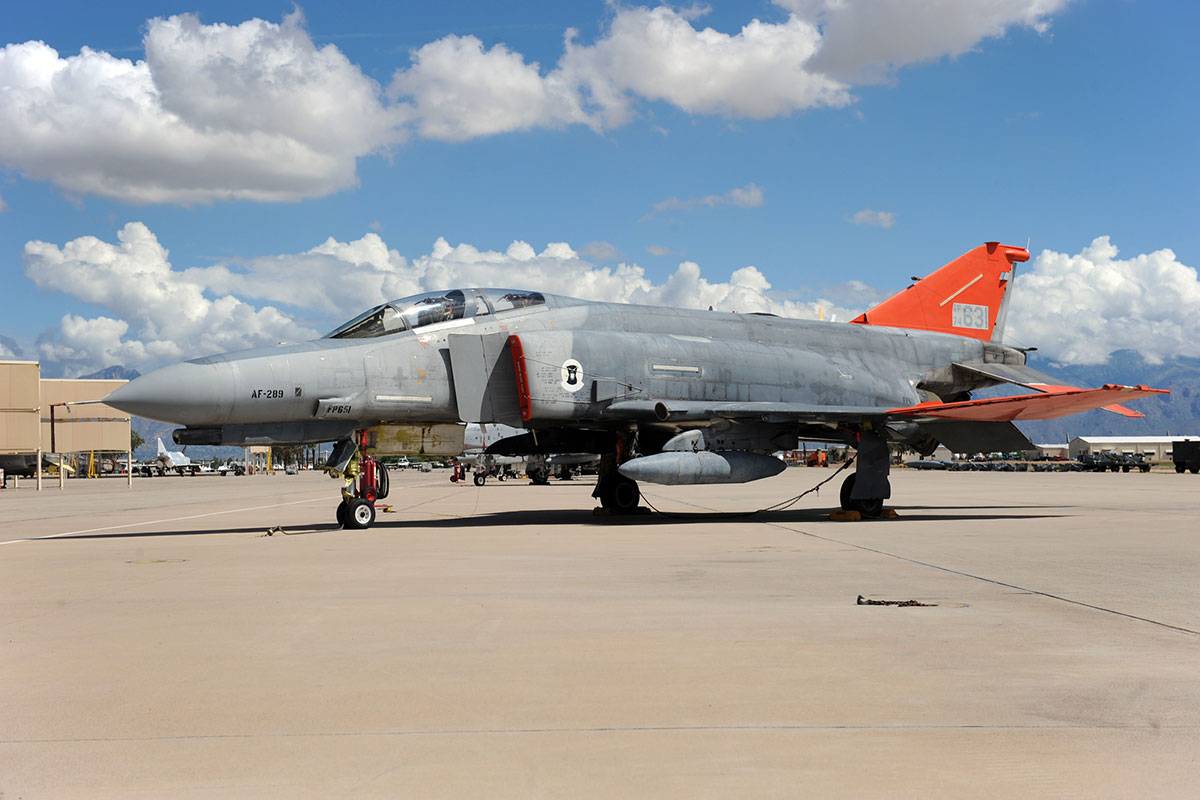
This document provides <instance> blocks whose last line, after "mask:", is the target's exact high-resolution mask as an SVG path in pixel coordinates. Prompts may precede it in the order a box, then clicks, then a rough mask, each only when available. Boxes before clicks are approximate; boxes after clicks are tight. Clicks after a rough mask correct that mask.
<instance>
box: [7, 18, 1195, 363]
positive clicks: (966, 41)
mask: <svg viewBox="0 0 1200 800" xmlns="http://www.w3.org/2000/svg"><path fill="white" fill-rule="evenodd" d="M393 5H394V6H395V7H390V6H389V7H387V8H377V7H368V5H367V4H349V7H348V8H345V7H336V8H335V7H334V6H333V4H329V5H325V4H311V3H310V4H302V5H300V6H299V7H298V9H299V13H298V14H296V13H295V12H294V10H293V9H294V8H295V7H294V6H293V5H292V4H291V3H236V4H234V3H204V4H202V5H200V6H198V7H196V6H189V7H186V8H184V7H181V8H179V9H170V8H169V7H164V6H163V5H162V4H161V3H154V4H149V3H115V4H109V5H103V6H97V5H95V4H79V5H78V7H74V8H72V7H71V6H69V5H66V6H64V5H62V4H58V5H49V6H46V5H43V6H35V5H33V4H24V5H22V6H20V7H17V8H15V9H14V10H8V11H6V13H5V23H4V25H3V32H4V36H5V43H6V44H7V45H8V46H7V47H6V48H5V50H4V52H3V57H2V58H0V170H2V175H3V179H2V181H0V208H2V209H3V211H0V275H3V286H4V292H3V297H4V300H3V307H4V314H3V315H2V317H0V357H13V356H18V357H25V358H39V359H41V360H42V361H43V363H44V370H45V373H46V374H48V375H54V374H64V375H71V374H80V373H83V372H86V371H90V370H92V369H95V368H98V367H102V366H106V365H107V364H109V363H122V364H125V365H127V366H134V367H137V368H139V369H143V370H145V369H146V368H149V367H152V366H155V365H157V364H160V363H163V362H165V361H170V360H174V359H176V358H181V357H191V356H195V355H200V354H203V353H205V352H212V351H214V350H222V349H236V348H239V347H243V346H251V345H256V344H260V343H264V342H269V341H275V340H278V339H280V338H295V337H299V336H309V335H314V334H316V333H322V332H324V331H325V330H328V329H329V328H330V327H332V326H333V325H334V324H336V323H337V322H339V321H341V320H343V319H345V318H349V317H351V316H353V315H354V314H356V313H357V312H358V311H360V310H361V309H362V308H363V307H366V306H367V305H370V304H372V303H373V302H378V301H380V300H382V299H386V298H387V297H388V296H389V294H390V293H394V295H395V296H398V295H399V294H406V293H410V292H414V291H419V290H421V289H424V288H434V284H438V283H443V282H446V281H453V282H461V283H464V284H465V283H471V284H475V285H532V284H534V283H536V284H538V287H537V288H544V289H548V290H550V291H558V292H562V293H567V294H576V295H581V296H592V297H596V298H597V299H618V300H633V301H646V302H660V303H664V304H672V305H674V304H682V305H696V306H705V305H710V304H711V305H715V306H717V307H719V308H730V309H736V310H739V311H751V310H774V311H777V312H780V313H788V314H793V315H797V316H812V315H814V314H815V313H818V312H817V309H820V310H821V311H822V312H824V313H825V314H826V315H829V314H841V315H848V314H850V313H852V312H855V311H859V310H862V309H863V308H864V307H866V305H868V304H869V303H870V302H872V301H873V300H877V299H880V298H881V297H882V296H884V295H886V294H888V293H891V292H892V291H895V290H898V289H899V288H901V287H902V286H903V285H904V284H905V283H906V282H907V279H908V277H909V276H910V275H917V274H925V273H927V272H928V271H930V270H932V269H933V268H936V267H937V266H939V265H941V264H942V263H944V262H946V261H949V260H950V259H952V258H954V257H956V256H957V255H959V254H961V253H962V252H964V251H966V250H968V249H970V248H972V247H974V246H976V245H978V244H980V243H982V242H984V241H987V240H992V239H999V240H1001V241H1004V242H1006V243H1010V244H1024V243H1025V242H1026V240H1029V241H1030V242H1031V250H1032V252H1033V254H1034V257H1035V258H1034V260H1033V261H1031V262H1030V264H1029V265H1028V267H1027V270H1028V275H1027V277H1026V278H1022V279H1021V280H1022V281H1025V286H1026V287H1027V291H1026V292H1025V293H1024V295H1022V296H1019V301H1020V302H1021V305H1020V306H1019V308H1017V309H1014V312H1015V319H1014V321H1013V333H1014V336H1019V337H1020V340H1021V343H1023V344H1036V345H1038V346H1040V347H1041V348H1042V349H1043V351H1045V352H1048V353H1049V354H1050V355H1051V356H1052V357H1054V358H1057V359H1058V360H1060V361H1062V362H1071V361H1074V362H1078V363H1085V362H1096V361H1102V360H1104V358H1106V357H1107V355H1108V353H1109V352H1111V351H1112V350H1114V349H1117V348H1119V347H1131V348H1133V349H1138V350H1141V351H1142V352H1143V354H1144V355H1146V356H1147V357H1148V358H1150V359H1152V360H1158V359H1162V358H1168V357H1171V356H1173V355H1192V356H1195V355H1200V349H1198V348H1200V343H1198V342H1197V341H1196V340H1197V339H1200V337H1196V336H1195V331H1196V330H1200V283H1198V282H1197V280H1196V271H1195V265H1197V264H1200V233H1198V230H1200V225H1197V222H1198V221H1200V202H1198V198H1197V191H1196V189H1195V186H1196V182H1197V177H1198V176H1200V169H1198V167H1200V163H1198V157H1197V152H1198V149H1200V148H1198V145H1197V141H1198V140H1200V139H1198V137H1197V135H1196V132H1197V129H1198V128H1200V126H1198V124H1197V123H1198V122H1200V112H1198V111H1197V106H1198V105H1200V104H1198V103H1197V102H1196V100H1197V98H1198V97H1200V91H1197V90H1198V89H1200V85H1198V84H1200V79H1198V77H1197V76H1198V75H1200V69H1198V67H1200V57H1198V56H1197V55H1196V49H1195V47H1194V45H1193V43H1192V41H1191V38H1192V37H1193V36H1194V32H1195V31H1196V30H1197V29H1200V6H1198V5H1197V4H1194V3H1191V2H1182V0H1181V1H1179V2H1134V1H1133V0H1092V1H1091V2H1087V1H1086V0H1085V1H1082V2H1066V0H1037V1H1036V2H1035V0H1000V2H988V3H979V4H973V3H971V2H968V0H963V1H962V2H956V3H949V4H945V3H937V4H934V3H929V4H918V3H907V2H900V0H871V1H870V2H868V1H866V0H863V1H862V2H858V1H857V0H847V2H843V3H840V4H828V5H827V4H826V3H825V2H823V0H780V2H778V3H773V2H742V3H736V2H714V3H712V4H711V6H710V7H709V8H708V10H707V13H703V14H700V13H697V12H695V11H694V9H693V10H689V9H691V7H682V6H676V7H659V6H649V5H645V6H639V5H632V4H625V5H612V4H606V3H602V2H596V3H583V2H579V3H559V2H543V3H523V4H521V5H519V6H516V7H506V8H503V9H502V8H500V7H498V6H496V4H488V3H478V2H476V3H468V2H462V3H444V4H427V5H428V7H424V6H425V5H426V4H419V5H421V6H422V7H417V5H418V4H412V5H411V7H410V4H393ZM975 6H978V8H976V7H975ZM188 13H190V14H193V15H194V16H192V17H172V15H173V14H188ZM289 15H290V16H289ZM754 20H758V22H757V23H755V22H753V21H754ZM744 27H745V29H744ZM568 29H574V31H575V33H574V34H573V35H572V38H571V44H570V45H564V36H565V34H566V32H567V30H568ZM706 29H710V30H706ZM465 37H474V38H465ZM655 37H657V38H655ZM33 42H42V43H44V45H46V46H48V47H49V48H53V51H56V53H57V55H56V56H55V55H54V53H51V52H50V51H49V50H47V49H46V48H42V47H38V46H34V45H33V44H31V43H33ZM83 48H87V50H86V51H83ZM81 51H83V52H82V54H81ZM143 60H145V63H140V64H139V63H138V62H142V61H143ZM535 63H536V65H537V66H536V67H535V66H534V64H535ZM280 64H284V65H285V66H284V67H282V68H281V67H280ZM122 232H123V233H122ZM119 236H123V237H124V241H125V243H126V244H125V246H124V247H122V246H121V241H122V240H121V239H119ZM85 237H95V239H94V240H93V239H87V238H85ZM1104 237H1107V238H1104ZM439 239H440V240H443V242H444V243H443V244H438V242H439ZM514 242H523V243H526V245H524V246H522V245H518V246H515V247H514V246H513V243H514ZM30 243H32V244H30ZM552 243H563V244H562V245H554V246H550V247H548V246H549V245H552ZM460 245H461V247H460ZM168 251H169V255H168V254H167V252H168ZM748 267H753V269H752V270H748V269H746V268H748ZM1021 286H1022V283H1021V282H1020V281H1019V282H1018V287H1017V288H1018V291H1019V290H1020V289H1021ZM841 318H845V317H844V316H843V317H841Z"/></svg>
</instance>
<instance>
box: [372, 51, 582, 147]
mask: <svg viewBox="0 0 1200 800" xmlns="http://www.w3.org/2000/svg"><path fill="white" fill-rule="evenodd" d="M412 62H413V63H412V66H411V67H409V68H407V69H403V70H399V71H397V72H396V75H395V77H394V78H393V80H392V85H391V87H390V89H389V94H390V95H391V96H393V97H404V98H408V103H409V105H410V107H411V108H412V111H413V116H414V118H415V119H416V126H417V130H418V131H419V132H420V134H421V135H422V136H424V137H426V138H429V139H442V140H444V141H452V142H453V141H462V140H465V139H473V138H475V137H478V136H490V135H492V134H496V133H506V132H509V131H519V130H527V129H529V128H533V127H559V126H562V125H565V124H568V123H572V122H582V123H586V122H589V119H588V117H587V115H586V114H584V112H583V109H582V108H581V107H580V98H579V93H578V92H577V91H576V90H575V89H574V88H573V87H571V86H569V85H567V82H566V81H565V79H564V78H563V76H562V74H561V73H551V74H550V75H548V76H546V77H545V78H543V77H542V76H541V73H540V70H539V67H538V65H537V64H536V63H534V64H526V63H525V59H524V57H523V56H521V54H520V53H514V52H512V51H510V50H509V49H508V48H506V47H505V46H504V45H503V44H497V45H495V46H494V47H492V48H491V49H488V50H484V49H483V42H481V41H480V40H479V39H477V38H475V37H474V36H447V37H445V38H442V39H438V40H437V41H434V42H430V43H429V44H427V45H425V46H423V47H421V48H419V49H417V50H415V51H413V53H412Z"/></svg>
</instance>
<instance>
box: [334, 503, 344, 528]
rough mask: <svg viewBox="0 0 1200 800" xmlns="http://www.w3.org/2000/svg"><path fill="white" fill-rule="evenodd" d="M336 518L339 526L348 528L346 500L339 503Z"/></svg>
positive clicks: (335, 513)
mask: <svg viewBox="0 0 1200 800" xmlns="http://www.w3.org/2000/svg"><path fill="white" fill-rule="evenodd" d="M334 516H335V517H336V518H337V524H338V525H341V526H342V527H343V528H344V527H346V501H345V500H343V501H342V502H340V503H338V507H337V511H336V512H334Z"/></svg>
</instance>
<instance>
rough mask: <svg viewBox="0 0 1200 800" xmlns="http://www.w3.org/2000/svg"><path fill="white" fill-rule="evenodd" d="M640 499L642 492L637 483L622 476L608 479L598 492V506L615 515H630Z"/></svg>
mask: <svg viewBox="0 0 1200 800" xmlns="http://www.w3.org/2000/svg"><path fill="white" fill-rule="evenodd" d="M641 499H642V490H641V489H639V488H638V485H637V481H635V480H633V479H632V478H626V477H625V476H624V475H616V476H614V477H611V478H609V479H608V480H606V481H605V482H604V488H603V489H602V490H601V491H600V505H601V506H603V507H604V508H607V509H608V510H609V511H612V512H614V513H617V514H630V513H632V512H633V511H634V509H636V508H637V507H638V503H639V502H641Z"/></svg>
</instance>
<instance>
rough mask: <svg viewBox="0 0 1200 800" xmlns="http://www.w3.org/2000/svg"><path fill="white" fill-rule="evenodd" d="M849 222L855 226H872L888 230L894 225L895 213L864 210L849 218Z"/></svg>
mask: <svg viewBox="0 0 1200 800" xmlns="http://www.w3.org/2000/svg"><path fill="white" fill-rule="evenodd" d="M850 221H851V222H853V223H854V224H855V225H873V226H875V227H876V228H890V227H892V226H893V225H895V224H896V213H895V212H894V211H875V210H873V209H870V208H864V209H863V210H862V211H859V212H857V213H856V214H855V215H854V216H853V217H851V218H850Z"/></svg>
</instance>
